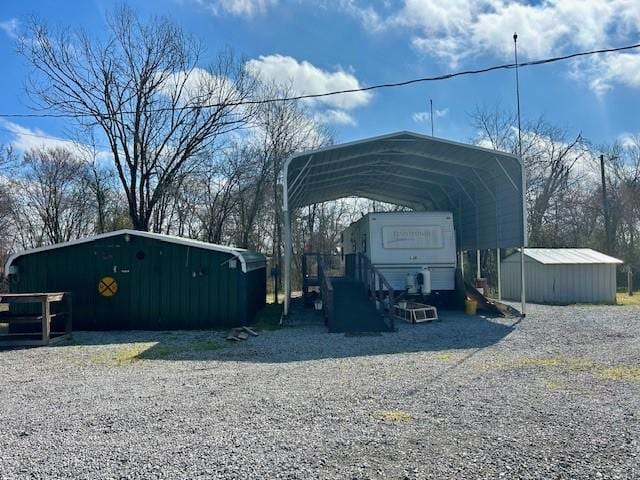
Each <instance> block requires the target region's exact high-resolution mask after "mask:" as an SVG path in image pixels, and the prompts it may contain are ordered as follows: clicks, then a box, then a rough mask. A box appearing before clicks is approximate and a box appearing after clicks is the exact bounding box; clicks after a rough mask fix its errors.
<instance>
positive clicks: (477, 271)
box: [476, 249, 480, 278]
mask: <svg viewBox="0 0 640 480" xmlns="http://www.w3.org/2000/svg"><path fill="white" fill-rule="evenodd" d="M476 278H480V250H479V249H478V250H476Z"/></svg>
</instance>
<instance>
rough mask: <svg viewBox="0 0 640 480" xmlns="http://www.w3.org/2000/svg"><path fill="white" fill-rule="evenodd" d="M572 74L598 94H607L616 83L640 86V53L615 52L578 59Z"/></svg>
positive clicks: (633, 86)
mask: <svg viewBox="0 0 640 480" xmlns="http://www.w3.org/2000/svg"><path fill="white" fill-rule="evenodd" d="M570 75H571V77H572V78H574V79H576V80H578V81H580V82H582V83H584V84H586V85H587V86H588V87H589V88H590V89H591V90H592V91H593V92H594V93H596V94H597V95H603V94H605V93H606V92H608V91H610V90H612V89H613V88H614V86H615V85H624V86H627V87H632V88H640V54H637V53H615V54H609V55H607V56H602V57H592V58H590V59H587V60H582V61H578V62H575V63H574V64H573V66H572V69H571V74H570Z"/></svg>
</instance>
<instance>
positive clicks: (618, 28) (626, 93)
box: [0, 0, 640, 149]
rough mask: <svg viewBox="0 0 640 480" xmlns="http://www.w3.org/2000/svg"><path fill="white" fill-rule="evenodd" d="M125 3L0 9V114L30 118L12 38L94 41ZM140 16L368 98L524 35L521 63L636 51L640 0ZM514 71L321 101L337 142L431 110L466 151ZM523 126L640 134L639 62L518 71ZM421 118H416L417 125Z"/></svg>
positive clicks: (325, 3) (205, 5) (596, 137)
mask: <svg viewBox="0 0 640 480" xmlns="http://www.w3.org/2000/svg"><path fill="white" fill-rule="evenodd" d="M120 3H121V2H115V1H109V0H94V1H88V0H65V1H53V0H31V1H28V0H25V1H21V2H2V4H1V5H0V27H1V30H0V55H1V58H2V64H3V75H2V76H0V92H2V93H1V94H0V113H29V112H30V110H29V104H30V101H29V99H28V98H26V96H25V94H24V87H23V84H24V78H25V76H26V74H27V71H28V70H27V68H26V65H25V63H24V60H23V59H22V58H20V57H19V56H18V55H17V54H16V53H15V45H14V40H15V39H14V36H15V33H16V31H17V30H18V29H19V28H20V25H21V24H22V23H23V22H24V20H25V18H26V17H27V16H29V15H32V14H35V15H37V16H39V17H41V18H44V19H46V20H47V21H49V22H51V23H52V24H58V25H70V26H73V27H80V26H81V27H84V28H86V29H88V30H89V31H92V32H95V33H96V34H98V33H99V32H100V31H102V30H104V28H105V14H106V12H108V11H109V10H111V9H113V8H114V7H115V6H117V5H119V4H120ZM129 5H130V6H131V7H133V9H134V10H136V11H137V12H138V13H139V14H140V15H141V16H142V17H143V18H144V17H145V16H148V15H152V14H159V15H167V16H170V17H171V18H172V19H174V20H175V21H176V22H178V23H179V24H180V25H181V26H182V27H183V28H184V29H185V30H187V31H189V32H191V33H193V34H194V35H196V36H198V37H199V38H201V39H202V40H203V41H204V42H205V44H206V46H207V51H206V54H205V57H209V58H212V57H214V56H215V53H216V52H217V51H218V50H219V49H220V48H222V47H224V46H231V47H232V48H233V49H234V50H235V52H237V53H238V54H240V55H242V56H244V57H246V58H247V59H248V60H249V65H250V66H251V68H254V69H256V70H257V71H260V72H261V75H262V76H266V77H272V78H274V79H276V80H282V81H286V80H291V81H292V83H293V86H294V88H296V90H297V91H299V92H300V93H317V92H320V91H326V90H334V89H341V88H351V87H354V86H367V85H373V84H377V83H384V82H393V81H400V80H405V79H409V78H414V77H422V76H431V75H438V74H442V73H446V72H451V71H455V70H462V69H469V68H478V67H482V66H488V65H492V64H496V63H505V62H510V61H511V60H512V48H513V43H512V38H511V36H512V34H513V32H514V31H517V32H518V34H519V45H520V51H521V60H523V61H524V60H529V59H538V58H543V57H547V56H552V55H561V54H565V53H570V52H573V51H579V50H588V49H593V48H600V47H610V46H621V45H626V44H632V43H639V42H640V2H638V1H637V0H609V1H606V0H555V1H545V2H539V1H538V2H526V1H520V2H515V1H509V0H477V1H471V0H395V1H393V0H388V1H387V0H382V1H376V2H364V1H358V0H316V1H313V0H154V1H141V0H138V1H135V0H132V1H130V2H129ZM514 88H515V87H514V78H513V72H512V71H499V72H494V73H490V74H486V75H482V76H473V77H465V78H458V79H454V80H449V81H443V82H437V83H429V84H419V85H414V86H410V87H404V88H399V89H388V90H384V91H376V92H375V93H373V94H371V95H354V96H351V97H342V98H333V99H330V100H328V101H326V102H320V101H318V102H314V103H313V104H312V105H311V106H310V107H311V108H312V109H313V111H314V112H315V113H316V115H317V116H318V118H321V119H323V121H325V122H327V123H329V124H330V125H331V127H332V129H333V130H334V131H335V133H336V137H337V140H338V141H348V140H353V139H357V138H362V137H366V136H370V135H376V134H382V133H388V132H392V131H398V130H413V131H418V132H430V128H431V127H430V124H429V121H428V115H425V114H424V112H426V111H427V110H428V101H429V98H431V99H433V102H434V109H435V110H436V121H435V132H436V135H437V136H441V137H445V138H450V139H453V140H458V141H468V140H469V139H470V138H471V137H472V136H473V134H474V132H473V131H472V129H471V127H470V124H469V113H470V112H471V111H473V110H474V109H475V107H476V106H477V105H480V106H481V105H488V106H493V105H495V104H500V106H501V107H502V108H503V109H507V110H511V109H515V102H514V100H515V98H514V97H515V95H514ZM521 89H522V110H523V115H524V117H525V118H533V117H538V116H540V115H544V116H545V117H546V118H547V120H549V121H550V122H552V123H554V124H556V125H558V126H561V127H565V128H567V129H568V130H569V131H570V132H572V133H578V132H582V133H583V134H584V135H585V136H586V137H587V138H588V139H590V140H592V141H593V142H595V143H596V144H598V143H602V142H609V141H613V140H615V139H617V138H622V137H624V136H625V135H628V134H637V133H640V122H639V116H638V112H639V111H640V95H639V93H640V51H633V52H630V53H626V54H613V55H609V56H606V57H605V56H602V57H598V58H590V59H587V60H581V61H574V62H563V63H559V64H554V65H546V66H540V67H533V68H527V69H523V70H522V71H521ZM421 112H422V113H421ZM68 126H69V125H68V124H67V123H66V122H65V121H63V120H59V119H58V120H55V119H32V118H30V119H22V118H20V119H11V120H10V121H7V120H0V142H2V143H14V144H15V145H16V146H17V147H18V148H19V149H21V148H27V147H28V146H30V145H33V144H37V143H40V142H41V141H42V139H40V138H38V137H36V136H34V135H42V136H46V137H49V136H50V137H54V138H65V135H67V131H68Z"/></svg>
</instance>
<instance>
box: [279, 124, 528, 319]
mask: <svg viewBox="0 0 640 480" xmlns="http://www.w3.org/2000/svg"><path fill="white" fill-rule="evenodd" d="M525 185H526V180H525V173H524V168H523V166H522V163H521V161H520V160H519V159H518V157H517V156H515V155H512V154H510V153H505V152H500V151H497V150H490V149H486V148H481V147H477V146H474V145H467V144H463V143H458V142H453V141H450V140H444V139H441V138H435V137H429V136H426V135H421V134H418V133H413V132H406V131H405V132H398V133H391V134H388V135H382V136H378V137H371V138H366V139H363V140H358V141H354V142H349V143H343V144H339V145H332V146H329V147H325V148H321V149H318V150H313V151H306V152H302V153H298V154H295V155H293V156H292V157H290V158H289V159H288V160H287V161H286V163H285V166H284V173H283V190H284V194H283V203H284V205H283V210H284V223H285V225H284V228H285V230H284V244H285V268H284V279H285V315H286V314H288V311H289V301H290V297H291V254H292V248H291V245H292V242H291V212H292V211H293V210H295V209H297V208H299V207H303V206H305V205H310V204H314V203H320V202H325V201H329V200H336V199H339V198H344V197H353V196H359V197H364V198H369V199H372V200H377V201H382V202H388V203H392V204H397V205H403V206H406V207H409V208H412V209H414V210H449V211H452V212H453V213H454V220H455V226H456V232H457V237H458V238H457V245H458V250H459V251H466V250H476V251H479V250H485V249H494V248H495V249H499V248H515V247H523V246H526V243H527V231H526V228H527V227H526V202H525V195H524V192H525ZM523 268H524V267H523ZM522 277H523V278H524V271H523V275H522ZM521 300H522V314H524V313H525V297H524V288H523V289H522V295H521Z"/></svg>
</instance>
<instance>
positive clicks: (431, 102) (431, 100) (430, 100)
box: [429, 98, 433, 137]
mask: <svg viewBox="0 0 640 480" xmlns="http://www.w3.org/2000/svg"><path fill="white" fill-rule="evenodd" d="M429 109H430V111H431V136H432V137H433V99H431V98H430V99H429Z"/></svg>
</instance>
